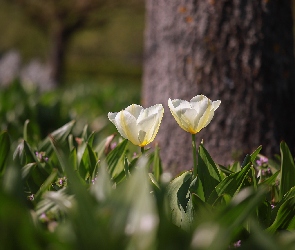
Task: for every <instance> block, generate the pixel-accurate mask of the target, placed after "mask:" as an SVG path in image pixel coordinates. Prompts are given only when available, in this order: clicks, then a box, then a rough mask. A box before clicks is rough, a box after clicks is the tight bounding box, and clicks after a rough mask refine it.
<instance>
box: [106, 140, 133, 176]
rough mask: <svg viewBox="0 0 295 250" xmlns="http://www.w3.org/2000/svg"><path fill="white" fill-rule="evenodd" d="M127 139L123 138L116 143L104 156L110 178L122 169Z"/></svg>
mask: <svg viewBox="0 0 295 250" xmlns="http://www.w3.org/2000/svg"><path fill="white" fill-rule="evenodd" d="M127 143H128V140H127V139H125V140H123V141H122V142H121V143H119V144H118V145H117V147H115V148H114V149H113V150H112V151H111V152H110V153H109V154H108V155H107V157H106V161H107V164H108V169H109V172H110V175H111V178H112V179H114V178H116V176H118V175H119V174H120V173H121V172H122V171H124V158H125V151H126V146H127Z"/></svg>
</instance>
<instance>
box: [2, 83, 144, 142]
mask: <svg viewBox="0 0 295 250" xmlns="http://www.w3.org/2000/svg"><path fill="white" fill-rule="evenodd" d="M120 82H121V83H120V84H118V83H117V81H116V80H114V81H109V80H106V81H101V83H100V84H99V83H97V82H91V81H90V82H87V81H86V82H85V83H84V84H80V83H75V84H71V85H66V86H64V87H63V88H57V89H53V90H51V91H47V92H40V91H39V90H38V88H37V86H36V85H33V84H26V83H23V82H20V81H19V80H18V79H16V80H15V81H13V82H11V84H9V85H8V86H5V87H3V88H2V89H1V91H0V100H1V101H0V130H8V131H9V133H10V136H11V137H12V140H13V141H15V140H17V139H18V138H20V137H21V136H22V132H23V131H22V127H23V124H24V123H25V121H26V120H27V119H29V120H30V124H31V125H30V128H29V129H30V130H29V133H30V134H32V136H34V138H33V139H34V140H35V141H36V140H40V138H44V137H45V136H47V135H48V133H50V132H51V131H53V130H55V129H57V128H59V127H61V126H62V125H63V124H65V123H67V122H69V121H71V120H76V121H77V124H76V130H77V131H78V132H79V131H81V130H82V129H83V127H84V124H89V126H90V127H91V129H92V130H95V131H99V130H101V129H104V128H106V126H105V125H106V123H107V116H106V114H107V112H108V111H109V110H120V109H121V108H122V107H124V106H127V104H128V103H129V102H130V101H131V102H134V103H136V102H139V100H138V91H140V90H139V88H140V86H139V84H136V83H133V82H128V81H126V82H124V83H122V81H120ZM114 99H115V100H116V102H114V101H113V100H114ZM108 132H111V131H108Z"/></svg>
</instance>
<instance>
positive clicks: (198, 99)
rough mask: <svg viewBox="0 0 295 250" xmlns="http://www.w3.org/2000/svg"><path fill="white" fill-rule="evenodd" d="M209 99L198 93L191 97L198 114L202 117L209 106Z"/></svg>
mask: <svg viewBox="0 0 295 250" xmlns="http://www.w3.org/2000/svg"><path fill="white" fill-rule="evenodd" d="M209 101H210V100H209V99H208V98H207V97H206V96H204V95H197V96H195V97H194V98H192V99H191V101H190V104H191V107H192V108H193V109H195V110H196V111H197V113H198V114H200V117H201V116H202V115H203V113H204V112H205V111H206V109H207V108H208V103H209Z"/></svg>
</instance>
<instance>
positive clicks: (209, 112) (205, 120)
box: [198, 103, 214, 132]
mask: <svg viewBox="0 0 295 250" xmlns="http://www.w3.org/2000/svg"><path fill="white" fill-rule="evenodd" d="M213 116H214V110H213V108H212V104H211V103H209V106H208V108H207V109H206V111H205V112H204V114H203V115H202V117H201V118H200V120H199V122H198V132H199V131H200V130H201V129H203V128H205V127H206V126H207V125H208V124H209V123H210V122H211V120H212V118H213Z"/></svg>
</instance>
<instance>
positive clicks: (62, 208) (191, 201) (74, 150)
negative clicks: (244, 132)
mask: <svg viewBox="0 0 295 250" xmlns="http://www.w3.org/2000/svg"><path fill="white" fill-rule="evenodd" d="M30 126H31V123H26V124H25V126H24V129H23V130H24V131H23V137H24V138H23V139H22V140H20V141H19V143H18V145H14V144H12V145H11V139H10V138H9V131H8V132H5V131H3V132H1V133H0V150H1V153H0V167H1V171H2V172H1V173H2V174H1V177H0V185H1V189H0V198H1V203H0V231H1V232H2V233H1V234H0V239H1V246H2V247H3V248H4V249H44V248H53V249H98V248H99V249H228V248H236V247H240V248H241V249H294V242H295V234H294V228H295V192H294V190H295V187H294V186H295V183H294V178H292V176H293V173H294V167H295V165H294V161H293V157H292V156H291V154H290V151H289V149H288V146H287V145H286V143H284V142H282V143H281V152H280V157H278V160H273V161H270V160H267V159H266V160H264V161H263V160H262V159H264V158H263V156H262V155H260V154H259V152H260V150H261V147H258V148H257V150H256V151H254V152H253V153H252V154H251V155H247V156H246V157H245V159H244V161H243V162H242V163H235V164H233V165H230V166H220V165H218V164H216V163H215V162H214V160H213V159H212V157H211V156H210V154H209V153H208V151H207V150H206V148H205V145H203V144H201V145H200V146H199V149H198V153H197V154H198V155H197V158H198V170H197V175H196V177H195V178H194V175H193V173H192V171H185V172H183V173H180V174H179V175H178V176H176V177H174V178H173V179H172V180H171V175H170V174H169V173H165V172H164V173H163V171H162V167H161V159H160V158H159V149H158V148H157V147H156V148H155V150H154V151H153V150H151V149H146V150H145V151H144V152H143V153H141V152H138V151H139V150H138V149H137V148H135V147H134V146H133V145H131V143H129V142H128V141H127V140H122V139H121V138H117V137H114V136H111V137H108V138H105V139H104V140H97V139H96V138H97V137H99V133H97V132H92V133H89V132H88V129H87V126H85V127H84V129H81V130H80V131H79V133H76V134H78V135H74V134H73V131H74V130H75V127H76V126H77V124H76V123H75V121H71V122H68V123H66V124H65V125H63V126H62V127H60V128H59V129H57V130H55V131H54V132H52V133H51V134H50V135H48V136H47V137H46V138H45V139H43V140H39V139H37V140H36V139H35V138H37V137H35V136H34V134H33V133H31V132H30V129H31V128H30ZM99 138H100V137H99ZM114 143H116V146H115V147H114ZM12 235H13V239H12V238H11V237H12Z"/></svg>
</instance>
